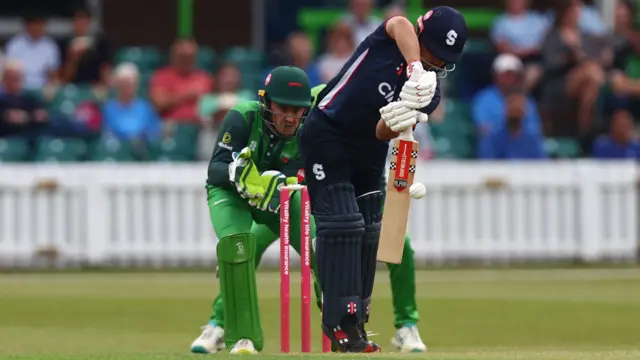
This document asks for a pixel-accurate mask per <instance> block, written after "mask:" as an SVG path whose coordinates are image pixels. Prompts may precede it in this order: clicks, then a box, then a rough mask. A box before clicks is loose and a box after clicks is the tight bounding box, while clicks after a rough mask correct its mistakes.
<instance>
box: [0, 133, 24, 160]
mask: <svg viewBox="0 0 640 360" xmlns="http://www.w3.org/2000/svg"><path fill="white" fill-rule="evenodd" d="M28 159H29V144H28V142H27V140H25V139H21V138H5V139H0V162H22V161H27V160H28Z"/></svg>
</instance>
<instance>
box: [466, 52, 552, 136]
mask: <svg viewBox="0 0 640 360" xmlns="http://www.w3.org/2000/svg"><path fill="white" fill-rule="evenodd" d="M492 67H493V77H494V83H493V85H490V86H489V87H487V88H485V89H483V90H481V91H480V92H479V93H478V94H477V95H476V96H475V98H474V99H473V101H472V103H471V113H472V114H471V115H472V117H473V121H474V123H475V124H476V127H477V128H478V131H479V136H480V137H485V136H489V135H491V134H493V133H495V132H499V131H502V130H504V128H505V125H506V124H507V111H506V109H507V97H508V95H509V94H511V93H512V92H514V91H515V92H520V91H522V90H523V85H522V69H523V65H522V62H521V61H520V59H518V58H517V57H516V56H515V55H511V54H502V55H499V56H498V57H497V58H496V59H495V60H494V61H493V65H492ZM523 127H524V129H525V130H526V131H527V132H529V133H540V132H541V131H540V116H539V115H538V110H537V108H536V104H535V102H534V100H533V98H532V97H531V96H525V109H524V118H523Z"/></svg>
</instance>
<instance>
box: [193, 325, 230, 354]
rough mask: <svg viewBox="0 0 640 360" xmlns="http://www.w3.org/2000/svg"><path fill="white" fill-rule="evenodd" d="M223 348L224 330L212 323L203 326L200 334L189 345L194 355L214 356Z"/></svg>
mask: <svg viewBox="0 0 640 360" xmlns="http://www.w3.org/2000/svg"><path fill="white" fill-rule="evenodd" d="M224 348H225V346H224V329H223V328H221V327H220V326H216V325H215V324H212V323H209V324H207V325H205V326H203V327H202V334H200V336H198V338H197V339H195V340H194V341H193V343H192V344H191V352H192V353H194V354H215V353H217V352H218V351H220V350H224Z"/></svg>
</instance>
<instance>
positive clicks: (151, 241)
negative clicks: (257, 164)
mask: <svg viewBox="0 0 640 360" xmlns="http://www.w3.org/2000/svg"><path fill="white" fill-rule="evenodd" d="M206 168H207V164H205V163H200V164H184V165H178V164H117V165H116V164H75V165H33V164H30V165H7V164H0V267H13V266H21V265H28V264H32V263H33V261H34V259H35V258H37V257H36V256H35V255H36V254H41V255H42V254H45V255H46V254H49V255H53V254H55V255H57V256H56V259H57V261H56V262H55V263H56V264H59V265H70V264H92V265H158V266H179V265H210V264H213V263H214V262H215V246H216V238H215V235H214V233H213V229H212V226H211V224H210V221H209V213H208V208H207V206H206V196H205V189H204V180H205V177H206ZM639 178H640V169H639V168H638V166H637V165H636V164H634V163H623V162H616V163H598V162H592V161H574V162H548V163H544V162H535V163H483V162H475V163H471V162H428V163H419V164H418V172H417V174H416V178H415V181H419V182H423V183H424V184H425V185H426V186H427V197H426V198H425V199H422V200H413V201H412V205H411V220H410V233H411V235H412V237H413V246H414V249H415V251H416V258H417V260H418V261H419V262H427V261H428V262H440V261H449V260H464V259H471V260H486V261H500V260H539V261H546V260H554V259H581V260H586V261H597V260H631V259H634V258H635V257H636V255H637V251H638V243H639V234H640V225H639V219H640V210H639V202H640V195H639V190H638V189H639V188H638V180H639ZM277 257H278V251H277V247H272V248H271V249H270V250H269V251H268V253H267V255H266V256H265V260H266V261H267V262H271V263H275V260H277Z"/></svg>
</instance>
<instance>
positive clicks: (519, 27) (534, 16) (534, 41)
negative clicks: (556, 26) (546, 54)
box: [491, 0, 549, 90]
mask: <svg viewBox="0 0 640 360" xmlns="http://www.w3.org/2000/svg"><path fill="white" fill-rule="evenodd" d="M505 10H506V11H505V13H504V14H502V15H500V16H499V17H498V18H497V19H496V21H495V22H494V23H493V27H492V28H491V40H492V41H493V44H494V45H495V47H496V49H497V50H498V52H499V53H502V54H514V55H515V56H517V57H518V58H520V60H522V61H523V63H524V64H525V72H524V75H525V79H524V81H525V87H526V88H527V89H529V90H531V89H532V88H533V87H534V86H535V85H536V84H537V82H538V80H539V79H540V76H541V75H542V66H541V64H540V49H541V48H542V42H543V41H544V37H545V35H546V33H547V30H548V29H549V20H548V19H547V18H546V17H545V16H544V15H542V14H540V13H538V12H535V11H532V10H529V0H507V1H506V9H505Z"/></svg>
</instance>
